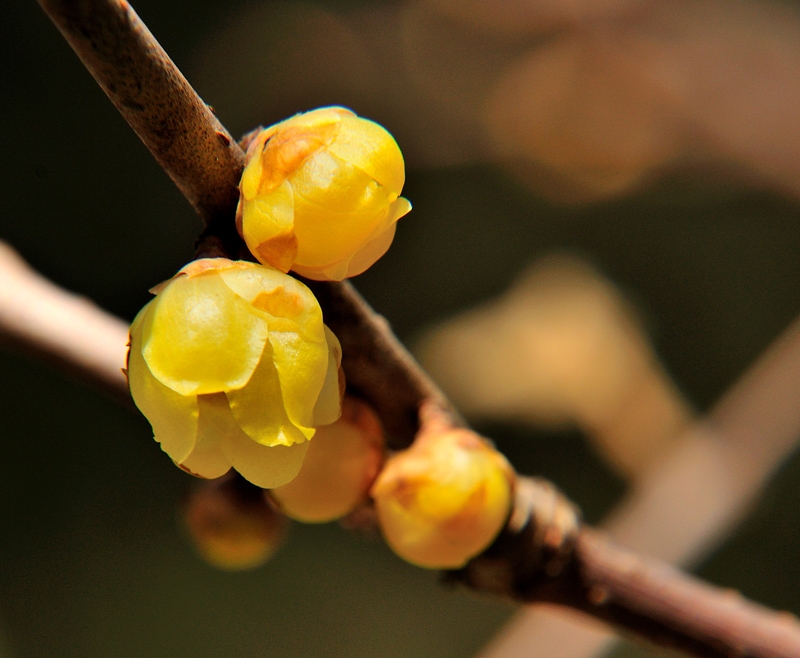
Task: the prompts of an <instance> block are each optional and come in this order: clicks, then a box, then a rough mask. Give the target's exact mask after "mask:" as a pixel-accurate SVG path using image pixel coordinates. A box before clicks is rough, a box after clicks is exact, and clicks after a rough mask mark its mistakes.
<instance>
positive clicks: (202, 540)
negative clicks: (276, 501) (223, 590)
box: [182, 478, 288, 571]
mask: <svg viewBox="0 0 800 658" xmlns="http://www.w3.org/2000/svg"><path fill="white" fill-rule="evenodd" d="M242 485H243V482H242V481H238V482H237V481H236V479H234V478H229V479H225V480H223V481H215V482H209V483H207V484H206V485H205V486H202V487H197V488H195V489H193V490H192V491H191V492H190V493H189V495H188V496H187V499H186V502H185V504H184V507H183V510H182V512H183V520H184V523H185V526H186V529H187V530H188V532H189V537H190V538H191V540H192V543H193V544H194V546H195V548H196V549H197V552H198V553H199V554H200V556H201V557H202V558H203V559H204V560H205V561H206V562H208V563H209V564H211V565H212V566H215V567H219V568H220V569H226V570H229V571H239V570H244V569H251V568H253V567H257V566H259V565H261V564H263V563H264V562H266V561H267V560H268V559H269V558H270V557H272V555H273V554H274V553H275V551H276V550H277V549H278V548H279V547H280V545H281V543H282V542H283V539H284V537H285V535H286V531H287V528H288V522H287V520H286V517H284V516H283V515H282V514H281V513H280V512H278V511H277V510H276V509H275V508H274V507H272V506H271V505H270V504H269V503H268V502H267V501H266V500H265V499H264V496H263V495H262V492H261V490H255V491H254V490H249V489H247V488H246V487H243V486H242Z"/></svg>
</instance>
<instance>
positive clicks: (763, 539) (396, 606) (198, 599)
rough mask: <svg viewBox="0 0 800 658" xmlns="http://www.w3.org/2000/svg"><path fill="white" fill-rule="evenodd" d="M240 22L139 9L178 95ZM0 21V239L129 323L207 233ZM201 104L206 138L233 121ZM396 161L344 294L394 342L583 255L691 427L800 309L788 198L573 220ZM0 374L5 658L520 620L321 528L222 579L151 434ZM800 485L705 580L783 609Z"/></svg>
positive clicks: (42, 37)
mask: <svg viewBox="0 0 800 658" xmlns="http://www.w3.org/2000/svg"><path fill="white" fill-rule="evenodd" d="M234 4H235V3H222V2H216V3H214V2H206V3H199V2H188V0H173V1H171V2H165V3H160V2H156V0H146V1H145V0H142V1H140V2H138V3H136V7H137V9H138V11H139V13H140V15H141V16H142V17H143V18H144V20H145V21H146V22H147V23H148V25H149V26H150V28H151V30H152V31H153V32H154V33H155V34H156V36H157V37H158V38H159V40H160V41H161V43H162V44H163V45H164V46H165V48H166V49H167V50H168V51H169V52H170V53H171V55H172V56H173V58H174V59H175V60H176V62H177V63H178V65H179V66H181V67H182V68H183V69H184V70H185V71H186V72H187V75H188V77H189V78H190V79H192V77H193V76H192V70H193V66H195V65H196V64H195V63H196V61H197V54H198V52H200V51H202V48H203V44H204V42H205V41H206V40H207V39H209V38H210V36H211V35H213V34H214V32H215V29H216V26H217V25H218V23H219V21H221V20H223V19H224V18H225V17H226V16H227V13H228V11H229V10H230V9H231V7H233V6H234ZM339 4H340V5H343V4H344V3H339ZM350 4H353V3H350ZM4 13H5V14H6V16H5V18H4V19H3V20H2V21H0V53H2V67H0V76H2V78H0V94H1V97H2V103H0V119H1V120H2V131H0V143H1V144H2V149H0V154H1V155H0V157H2V163H1V164H0V172H2V176H1V177H0V184H2V186H3V189H2V199H3V210H2V214H3V221H2V232H1V233H0V238H2V239H4V240H7V241H8V242H10V243H11V244H12V245H14V246H15V247H16V248H17V249H18V250H19V251H20V253H21V254H22V255H23V256H24V257H25V258H26V259H27V260H28V261H29V262H30V263H31V264H32V265H33V266H34V267H36V268H37V269H39V270H40V271H41V272H43V273H44V274H45V275H47V276H48V277H50V278H52V279H53V280H54V281H56V282H58V283H59V284H61V285H63V286H65V287H66V288H68V289H71V290H73V291H76V292H79V293H81V294H83V295H86V296H87V297H90V298H92V299H94V300H96V301H97V302H98V303H99V304H100V305H101V306H103V307H104V308H106V309H108V310H110V311H112V312H114V313H116V314H118V315H120V316H122V317H124V318H128V319H130V318H132V317H133V315H134V314H135V312H136V311H137V310H138V308H139V307H140V306H142V305H143V304H144V303H145V302H146V301H147V299H148V297H149V295H148V293H147V289H148V288H149V287H150V286H152V285H153V284H154V283H156V282H158V281H161V280H163V279H164V278H166V277H168V276H170V275H171V274H172V273H173V271H174V270H176V269H177V268H178V267H180V266H181V265H182V264H183V263H184V262H185V261H186V260H188V259H189V258H190V257H191V255H192V244H193V241H194V239H195V237H196V235H197V234H198V232H199V230H200V224H199V220H198V219H197V218H196V217H195V216H194V215H193V212H192V210H191V208H190V207H189V206H188V204H187V203H186V202H185V201H184V200H183V198H182V197H181V196H180V194H179V193H178V192H177V190H176V189H175V188H174V187H173V185H172V183H171V182H170V181H169V179H168V178H167V177H166V176H165V175H164V173H163V172H162V171H161V170H160V169H159V167H158V166H157V165H156V164H155V162H154V161H153V159H152V158H151V156H150V154H149V153H148V152H147V151H146V150H145V148H144V147H143V146H142V145H141V144H140V143H139V141H138V139H137V138H136V136H135V135H134V134H133V132H132V131H131V130H130V129H129V128H128V126H127V125H126V124H125V123H124V122H123V121H122V120H121V119H120V117H119V116H118V115H117V113H116V111H115V110H114V108H113V107H112V106H111V104H110V103H109V102H108V100H107V99H106V98H105V97H104V95H103V94H102V92H101V91H100V89H99V88H98V87H97V85H96V84H95V83H94V81H93V80H92V79H91V77H90V76H89V75H88V74H87V73H86V71H85V70H84V69H83V67H82V65H81V64H80V62H79V61H78V59H77V58H76V57H75V56H74V54H73V53H72V51H71V50H69V48H68V47H67V45H66V44H65V42H64V41H63V39H62V38H61V36H60V35H59V34H58V32H57V31H56V29H55V28H54V27H53V26H52V25H51V24H50V22H49V21H48V20H47V18H46V17H45V16H44V14H43V13H42V12H41V10H40V9H39V7H38V6H37V5H36V4H35V3H34V2H32V1H26V2H13V3H9V4H8V6H7V7H5V10H4ZM200 91H201V93H205V91H204V90H203V88H202V87H201V88H200ZM326 93H327V92H326ZM321 96H322V97H315V98H308V99H298V100H297V103H298V106H297V107H296V108H294V110H298V111H299V110H301V109H308V107H311V106H313V105H318V104H322V103H326V104H332V103H342V104H349V103H352V104H353V106H354V109H355V110H356V111H359V107H358V106H357V105H356V104H355V103H354V102H353V101H352V100H351V99H349V98H347V97H344V98H342V97H337V96H335V95H333V94H330V95H325V94H321ZM206 100H207V101H208V102H209V103H211V104H212V105H215V106H216V109H217V112H218V114H219V115H220V117H221V119H222V120H223V122H226V113H227V112H229V111H230V112H231V114H232V115H236V113H235V112H234V111H233V109H234V108H230V109H226V108H225V107H224V106H222V105H220V104H219V99H217V98H214V97H206ZM300 103H305V105H301V104H300ZM237 116H238V115H237ZM274 118H278V117H273V116H271V115H270V114H269V112H268V111H265V116H264V117H256V116H254V117H252V118H251V120H252V123H253V124H255V123H258V122H268V121H271V120H273V119H274ZM372 118H375V119H377V120H381V117H380V116H374V117H372ZM229 127H230V128H231V130H232V131H233V132H234V133H237V132H241V131H244V130H245V129H247V128H249V127H251V125H233V124H229ZM387 127H388V128H389V129H390V130H391V129H392V126H391V125H388V126H387ZM401 146H402V143H401ZM408 168H409V172H408V183H407V186H406V188H405V193H404V194H405V196H407V197H409V198H410V199H412V201H413V203H414V211H413V213H412V214H411V215H409V216H408V217H407V218H404V219H403V220H402V222H401V224H400V229H399V230H398V234H397V238H396V241H395V244H394V246H393V248H392V249H391V250H390V252H389V253H388V254H387V256H386V257H385V258H384V259H383V260H381V261H380V262H379V263H378V264H377V265H376V266H375V267H374V268H373V269H372V270H371V271H370V272H369V273H367V274H365V275H364V276H362V277H359V278H358V279H357V280H356V282H355V283H356V286H357V287H358V288H359V289H360V290H361V291H362V292H363V293H364V295H365V296H366V297H367V299H368V300H369V301H370V303H371V304H373V305H374V307H375V308H376V309H377V310H378V311H379V312H380V313H382V314H384V315H385V316H386V317H387V318H388V319H389V320H390V321H391V323H392V324H393V326H394V327H395V329H396V331H397V332H398V334H399V335H400V336H401V338H404V339H408V340H412V339H413V337H414V335H415V332H416V331H418V330H420V329H421V328H423V327H425V326H426V325H429V324H430V323H432V322H434V321H436V320H438V319H441V318H444V317H446V316H447V315H449V314H452V313H453V312H455V311H457V310H459V309H462V308H465V307H467V306H469V305H472V304H475V303H478V302H480V301H482V300H486V299H488V298H490V297H492V296H493V295H495V294H497V293H499V292H500V291H502V290H503V289H504V287H505V286H506V285H508V283H509V282H510V281H511V280H512V279H513V277H514V275H515V274H516V273H517V272H518V271H519V270H520V269H521V268H522V267H523V266H524V265H525V264H527V263H529V262H530V261H532V260H533V259H535V258H536V257H537V256H540V255H544V254H546V253H549V252H551V251H552V250H554V249H558V250H564V249H571V250H577V251H578V252H579V253H581V254H583V255H586V256H588V257H589V258H590V259H591V260H592V262H594V263H595V264H596V265H598V266H599V267H600V268H601V269H602V270H603V271H604V272H605V273H606V274H607V275H608V276H609V277H610V278H611V279H612V280H613V281H614V282H616V283H617V284H619V285H620V286H621V287H622V288H623V289H624V290H625V291H626V293H628V294H629V295H630V296H631V298H632V299H633V301H634V302H635V304H636V305H637V308H638V310H639V311H640V312H641V313H642V315H643V317H644V318H645V319H646V322H647V324H648V329H649V330H650V332H651V338H652V340H653V341H654V344H655V346H656V348H657V351H658V353H659V355H660V356H661V357H662V358H663V361H664V363H665V364H666V367H667V368H668V370H669V371H670V373H671V374H672V376H674V378H675V380H676V381H677V382H678V384H679V386H680V387H681V388H682V390H683V391H684V393H685V394H686V395H687V397H688V398H689V399H690V400H691V401H692V402H693V403H694V404H695V405H697V407H698V408H699V409H701V410H702V409H705V408H707V407H708V406H709V405H710V404H711V403H713V401H714V400H715V399H716V398H717V397H718V396H719V395H720V394H721V393H722V392H723V391H724V390H725V389H726V387H727V386H729V385H730V384H731V383H732V382H733V381H734V379H735V378H736V376H737V375H738V374H740V373H741V372H742V370H743V369H744V368H745V367H746V366H747V365H748V364H749V363H750V362H752V360H753V359H754V358H755V357H756V356H757V355H758V354H759V353H760V351H761V350H762V349H763V348H764V347H765V346H766V345H767V344H769V342H770V341H771V340H772V339H773V338H774V337H775V336H777V334H778V333H779V332H780V331H781V330H782V329H783V328H784V327H785V326H786V325H787V324H788V323H789V322H790V320H791V319H792V318H793V317H794V316H795V314H796V313H797V311H798V308H800V304H798V300H800V257H799V256H798V255H799V254H800V225H799V224H798V221H799V219H800V218H799V217H798V215H799V213H798V210H799V209H800V207H799V206H798V204H797V202H796V201H793V200H788V199H785V198H780V197H779V196H777V195H775V194H772V193H769V192H765V191H759V190H754V189H748V188H745V187H733V186H730V187H726V186H724V185H715V186H713V187H711V186H708V187H704V186H703V185H702V184H700V185H695V186H693V187H692V189H687V187H686V186H685V185H678V184H670V185H666V184H665V185H663V186H661V187H659V188H656V189H650V190H649V191H647V192H645V193H641V194H638V195H636V196H633V197H630V198H626V199H624V200H620V201H613V202H605V203H600V204H594V205H590V206H584V207H578V208H570V209H565V208H559V207H556V206H553V205H551V204H549V203H546V202H544V201H541V200H539V199H537V198H536V196H534V195H533V194H532V193H531V192H529V191H528V190H527V189H525V188H524V187H522V186H520V185H519V184H517V183H516V182H514V181H513V180H511V179H510V178H509V177H508V176H507V175H506V174H504V173H502V172H501V171H499V170H497V169H494V168H491V167H489V166H487V165H480V166H479V165H474V166H462V167H453V168H439V169H422V168H420V167H419V166H418V164H417V163H415V162H414V161H413V159H410V160H409V162H408ZM0 378H2V382H3V386H2V390H3V395H2V396H0V417H1V418H2V446H3V450H2V455H3V457H2V462H0V463H2V469H3V470H2V472H3V477H2V478H0V528H2V529H1V530H0V656H3V658H32V657H38V656H60V657H62V658H68V657H71V656H75V657H78V656H80V657H81V658H90V657H98V658H99V657H108V656H115V657H120V658H121V657H124V656H165V657H166V656H169V657H170V658H179V657H182V656H186V657H189V656H192V657H197V656H213V657H216V656H220V657H221V656H237V657H241V658H246V657H251V656H252V657H255V656H274V657H276V658H283V657H287V658H288V657H289V656H326V657H331V658H336V657H339V656H341V657H348V658H360V657H364V658H375V657H378V656H380V657H394V656H397V657H398V658H401V657H402V658H417V657H420V658H421V657H424V656H440V657H443V658H447V657H453V658H455V657H468V656H470V655H471V654H472V653H473V652H474V651H475V650H476V649H477V648H478V647H479V646H481V644H482V643H483V642H484V641H485V640H486V638H488V637H489V636H490V634H491V633H492V631H493V630H494V629H495V628H497V627H498V626H499V625H500V624H501V622H502V621H503V620H504V619H505V618H506V617H507V616H508V615H509V614H510V613H511V611H512V609H511V608H510V607H507V606H503V605H500V604H498V603H495V602H491V601H486V600H483V599H479V598H476V597H474V596H473V595H470V594H467V593H464V592H453V591H449V590H446V589H443V588H442V587H440V586H439V584H438V583H437V582H436V577H435V575H434V574H430V573H427V572H423V571H421V570H418V569H415V568H412V567H410V566H408V565H406V564H404V563H402V562H401V561H400V560H399V559H397V558H395V557H393V556H392V555H391V554H390V553H389V552H388V550H387V549H386V548H385V547H384V546H383V545H382V544H381V543H378V542H370V541H364V540H362V539H360V538H357V537H354V536H351V535H349V534H348V533H346V532H345V531H343V530H341V529H339V528H338V527H337V526H335V525H330V526H323V527H311V526H306V527H301V526H298V525H295V526H294V527H293V528H292V534H291V538H290V541H289V543H288V544H287V545H286V546H285V547H284V549H283V550H282V551H281V552H280V553H279V555H278V556H277V557H276V558H275V559H274V560H273V561H272V562H270V563H269V564H268V565H267V566H265V567H263V568H261V569H258V570H256V571H253V572H250V573H244V574H227V573H222V572H219V571H215V570H213V569H212V568H210V567H207V566H205V565H204V564H203V563H202V562H201V561H200V560H199V559H198V558H197V557H195V555H194V553H193V552H192V550H191V548H190V547H189V545H188V544H187V542H186V541H185V540H184V537H183V536H182V533H181V530H180V527H179V526H178V524H177V522H176V520H177V515H176V511H175V510H176V503H177V501H178V500H179V498H180V496H181V493H182V491H183V490H184V489H185V487H186V486H187V485H188V481H187V479H188V476H186V475H185V474H184V473H182V472H181V471H179V470H178V469H176V468H175V467H174V466H173V465H172V464H171V463H170V461H169V460H168V459H166V457H165V456H164V455H163V453H161V451H160V450H159V448H158V446H157V444H156V443H155V442H153V441H152V439H151V438H150V430H149V426H148V424H147V422H146V421H145V420H144V419H143V418H140V417H138V416H135V415H133V414H131V413H130V412H128V411H127V410H125V409H122V408H120V407H118V406H116V405H115V404H114V403H112V402H110V401H108V400H107V399H105V398H104V397H102V396H101V395H98V394H97V393H95V392H93V391H90V390H87V389H85V388H82V387H81V386H79V385H76V384H75V383H74V382H72V381H70V380H69V379H67V378H66V377H65V376H64V375H62V374H60V373H57V372H53V371H52V370H50V369H48V368H47V367H45V366H43V365H40V364H39V363H34V362H31V361H28V360H27V359H25V358H24V357H22V356H20V355H17V354H13V353H10V352H9V351H7V350H6V351H2V352H0ZM482 429H484V430H485V431H486V432H487V433H490V434H491V435H492V436H493V438H495V439H496V440H497V441H498V443H499V445H500V447H501V448H502V449H504V450H505V451H507V453H508V454H509V455H510V456H511V457H512V458H513V460H514V461H515V463H516V465H517V466H518V467H519V468H520V470H522V471H526V472H535V473H537V474H542V475H546V476H548V477H551V478H552V479H553V480H554V481H555V482H556V483H558V484H559V486H561V487H562V488H563V489H564V490H566V491H567V493H569V494H570V495H571V496H573V497H574V499H575V500H576V501H577V502H578V503H579V504H581V505H582V506H583V507H584V510H585V512H586V515H587V516H588V517H589V518H590V519H597V518H599V516H600V515H601V514H602V512H603V511H604V510H605V509H607V508H608V507H609V505H611V504H612V502H613V501H614V500H615V498H616V497H617V496H619V495H620V493H621V492H622V483H621V482H620V481H618V480H617V479H616V478H615V477H614V476H612V475H611V474H610V472H609V471H608V470H607V469H606V468H605V467H604V466H603V464H602V463H601V462H600V461H599V460H598V459H597V458H596V457H594V456H593V454H592V453H591V452H590V451H589V450H588V449H587V448H586V447H585V446H584V445H583V443H582V441H581V438H580V437H579V436H577V435H558V436H556V435H548V434H545V433H542V434H540V435H539V434H537V435H536V436H534V435H532V433H531V431H530V430H526V429H523V428H520V427H514V426H500V425H498V426H492V427H486V428H482ZM798 474H800V461H798V459H797V458H795V459H794V460H791V461H789V463H788V464H787V465H786V466H785V468H784V469H783V470H782V471H781V472H780V473H779V475H778V477H777V478H776V480H775V481H774V483H773V484H772V485H771V487H770V488H769V491H768V493H767V495H766V496H765V497H764V498H763V500H762V501H761V502H760V504H759V506H758V508H757V509H756V510H755V512H754V514H753V516H752V517H751V518H750V520H748V521H747V522H746V523H745V524H744V525H743V526H742V527H741V528H740V530H739V531H738V532H737V533H736V534H735V536H734V537H733V538H732V539H731V540H730V541H729V542H728V543H727V544H726V545H725V547H723V548H722V549H721V550H719V551H718V552H717V553H716V554H715V555H714V556H712V557H711V558H710V559H709V560H708V561H707V562H706V563H705V564H704V565H703V567H702V569H701V572H702V574H703V575H704V576H706V577H708V578H710V579H711V580H713V581H714V582H717V583H719V584H722V585H724V586H726V587H735V588H739V589H741V590H742V591H743V592H744V593H745V594H747V595H748V596H751V597H754V598H755V599H757V600H759V601H762V602H764V603H766V604H768V605H770V606H774V607H778V608H785V609H788V610H791V611H793V612H795V613H800V588H798V586H797V583H798V579H799V577H800V529H798V514H797V510H798V502H797V501H798V500H800V485H799V484H798ZM626 651H632V650H631V649H627V650H626Z"/></svg>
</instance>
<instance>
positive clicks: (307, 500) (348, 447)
mask: <svg viewBox="0 0 800 658" xmlns="http://www.w3.org/2000/svg"><path fill="white" fill-rule="evenodd" d="M383 453H384V446H383V428H382V427H381V423H380V421H379V420H378V417H377V416H376V415H375V412H374V411H373V410H372V408H371V407H370V406H369V405H367V404H366V403H364V402H361V401H360V400H357V399H355V398H350V397H346V398H345V399H344V402H343V404H342V417H341V418H340V419H339V420H338V421H336V422H335V423H333V424H331V425H327V426H325V427H320V428H318V429H317V433H316V434H315V435H314V440H313V441H312V442H311V445H310V446H309V448H308V453H307V454H306V459H305V461H304V462H303V467H302V468H301V469H300V473H299V474H298V475H297V477H296V478H295V479H294V480H292V481H291V482H290V483H289V484H285V485H283V486H282V487H278V488H276V489H273V490H272V491H271V492H270V494H271V495H272V497H273V498H274V499H275V500H276V501H277V503H278V505H279V506H280V508H281V510H282V511H283V513H284V514H286V515H287V516H289V517H291V518H293V519H296V520H298V521H304V522H305V523H324V522H326V521H333V520H335V519H340V518H342V517H343V516H345V515H347V514H349V513H350V512H352V511H353V510H354V509H355V508H356V507H358V506H359V505H360V504H361V503H363V502H365V501H366V500H367V497H368V494H369V489H370V487H371V486H372V483H373V482H374V480H375V477H376V476H377V475H378V471H379V470H380V467H381V464H382V463H383Z"/></svg>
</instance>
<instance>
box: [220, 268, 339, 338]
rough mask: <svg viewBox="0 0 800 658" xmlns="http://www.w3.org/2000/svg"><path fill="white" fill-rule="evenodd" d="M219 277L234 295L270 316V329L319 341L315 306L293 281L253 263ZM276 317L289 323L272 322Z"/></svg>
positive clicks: (319, 324)
mask: <svg viewBox="0 0 800 658" xmlns="http://www.w3.org/2000/svg"><path fill="white" fill-rule="evenodd" d="M219 275H220V276H221V277H222V280H223V281H224V282H225V284H226V285H227V286H228V287H230V288H231V290H233V291H234V292H235V293H236V294H237V295H239V296H240V297H242V298H243V299H244V300H245V301H247V302H249V303H250V304H253V305H254V306H255V307H256V308H258V309H259V310H261V311H264V312H265V313H267V314H268V315H269V316H270V318H269V320H268V322H269V326H270V330H272V329H273V328H274V329H275V330H276V331H290V330H293V331H301V332H303V334H304V335H306V336H307V337H308V338H310V339H312V340H322V339H323V336H324V334H323V330H322V310H321V309H320V307H319V303H318V302H317V299H316V297H314V295H313V293H312V292H311V291H310V290H309V289H308V288H307V287H306V286H305V285H303V284H302V283H300V282H299V281H298V280H297V279H294V278H292V277H290V276H287V275H285V274H283V273H282V272H279V271H278V270H275V269H273V268H270V267H266V266H259V265H255V264H253V266H252V267H250V268H247V269H235V270H234V269H229V270H223V271H221V272H220V273H219ZM280 318H286V319H289V320H291V321H292V323H291V324H289V323H285V322H283V323H282V322H276V321H275V319H280Z"/></svg>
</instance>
